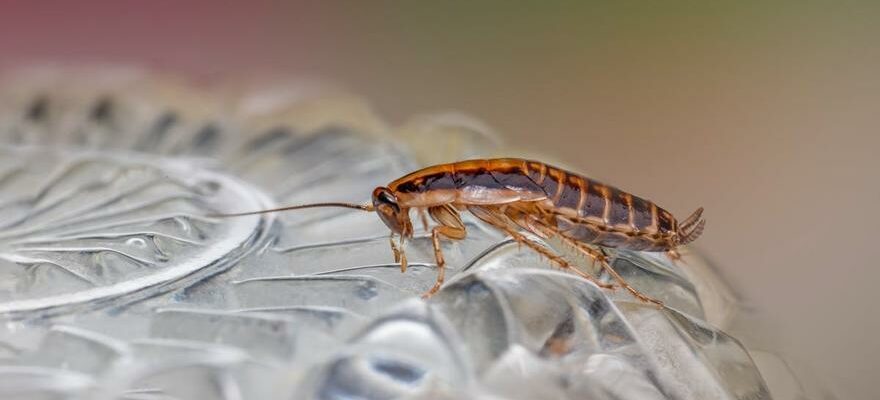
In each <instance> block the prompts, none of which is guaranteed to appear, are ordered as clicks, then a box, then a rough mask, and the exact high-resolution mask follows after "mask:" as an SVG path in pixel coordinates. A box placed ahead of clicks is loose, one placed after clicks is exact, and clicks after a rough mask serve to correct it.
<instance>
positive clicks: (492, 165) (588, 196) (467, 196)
mask: <svg viewBox="0 0 880 400" xmlns="http://www.w3.org/2000/svg"><path fill="white" fill-rule="evenodd" d="M312 207H347V208H355V209H359V210H364V211H375V212H376V213H378V214H379V218H381V219H382V221H383V222H384V223H385V225H387V226H388V228H389V229H390V230H391V237H390V242H391V249H392V252H393V253H394V259H395V262H399V263H400V269H401V271H404V272H405V271H406V266H407V262H406V255H405V253H404V249H403V242H404V240H405V239H407V238H411V237H412V235H413V228H412V221H411V219H410V210H413V209H415V210H417V211H418V212H419V214H420V215H421V217H422V222H423V224H424V225H425V229H426V230H427V229H428V221H427V218H426V217H425V212H427V214H428V215H430V217H431V219H432V220H433V221H434V222H435V223H436V225H435V226H434V227H433V228H431V231H430V232H431V237H432V239H433V245H434V256H435V258H436V260H437V269H438V273H437V281H436V282H435V283H434V286H433V287H432V288H431V289H430V290H428V292H426V293H425V294H424V297H429V296H431V295H433V294H434V293H436V292H437V290H439V289H440V286H441V285H442V284H443V280H444V277H445V265H446V263H445V261H444V260H443V253H442V252H441V251H440V240H441V239H444V238H445V239H451V240H461V239H463V238H464V237H465V235H466V234H467V232H466V230H465V226H464V223H462V221H461V216H460V215H459V213H460V212H462V211H468V212H470V213H471V214H473V215H474V216H476V217H477V218H478V219H480V220H482V221H483V222H485V223H487V224H489V225H490V226H492V227H495V228H496V229H499V230H501V231H503V232H505V233H506V234H508V235H510V236H511V237H512V238H513V239H514V240H516V241H517V242H519V243H522V244H523V245H526V246H528V247H529V248H531V249H532V250H534V251H536V252H538V253H540V254H541V255H543V256H546V257H547V258H548V259H550V260H551V261H552V262H554V263H556V264H558V265H559V266H560V267H561V268H563V269H566V270H570V271H573V272H575V273H576V274H578V275H580V276H582V277H584V278H586V279H588V280H590V281H592V282H593V283H595V284H596V285H599V286H600V287H603V288H613V287H614V285H610V284H605V283H602V282H599V281H598V280H596V279H595V278H594V277H593V276H591V275H590V274H588V273H586V272H583V271H581V270H579V269H577V268H575V267H573V266H572V265H571V264H569V263H568V261H566V260H565V259H564V258H562V257H560V256H559V255H557V254H555V253H554V252H552V251H551V250H549V249H548V248H546V247H544V246H542V245H541V244H539V243H537V242H535V241H533V240H532V239H530V238H528V237H526V236H524V235H523V234H522V233H521V230H525V231H528V232H531V233H533V234H535V235H537V236H539V237H542V238H545V239H549V238H554V239H557V240H559V241H561V242H562V243H565V244H567V245H569V246H571V247H572V248H574V249H575V250H577V251H579V252H581V253H582V254H584V255H586V256H587V257H589V258H590V259H592V260H593V261H594V262H598V263H599V264H600V266H601V267H602V268H603V269H604V270H605V271H607V272H608V274H610V275H611V276H612V277H613V279H614V280H615V281H616V282H617V283H619V284H620V286H622V287H624V288H626V289H627V290H629V291H630V292H631V293H632V294H633V295H634V296H636V297H637V298H638V299H640V300H642V301H646V302H653V303H657V304H662V303H660V302H659V301H657V300H655V299H652V298H650V297H648V296H646V295H644V294H642V293H641V292H639V291H638V290H636V289H635V288H633V287H632V286H630V285H629V284H628V283H627V282H626V281H625V280H624V279H623V277H621V276H620V275H619V274H618V273H617V272H616V271H615V270H614V269H613V268H611V266H610V265H608V262H607V257H606V256H605V254H604V252H603V251H602V249H601V248H602V247H609V248H618V249H630V250H638V251H652V252H666V253H667V254H669V256H670V257H671V258H673V259H676V258H678V253H677V252H676V248H677V247H678V246H681V245H684V244H687V243H690V242H692V241H693V240H694V239H696V238H697V237H698V236H700V234H701V233H702V232H703V227H704V226H705V224H706V221H705V220H704V219H702V218H701V215H702V213H703V209H702V208H699V209H697V210H696V211H694V213H693V214H691V215H690V216H689V217H688V218H687V219H685V220H684V221H682V222H681V223H679V222H678V221H677V220H676V219H675V217H673V216H672V214H670V213H669V212H668V211H666V210H664V209H662V208H660V207H658V206H657V205H656V204H654V203H653V202H651V201H648V200H644V199H641V198H639V197H636V196H633V195H632V194H629V193H627V192H624V191H622V190H619V189H617V188H615V187H613V186H609V185H606V184H603V183H600V182H596V181H594V180H591V179H588V178H585V177H583V176H580V175H578V174H575V173H572V172H569V171H565V170H563V169H561V168H556V167H552V166H549V165H547V164H544V163H541V162H537V161H530V160H522V159H517V158H500V159H491V160H469V161H460V162H455V163H450V164H441V165H436V166H432V167H428V168H424V169H421V170H418V171H415V172H413V173H411V174H409V175H406V176H404V177H402V178H400V179H397V180H395V181H394V182H391V183H390V184H388V186H387V187H378V188H376V189H375V190H374V191H373V201H372V204H364V205H358V204H348V203H317V204H307V205H301V206H293V207H284V208H277V209H272V210H263V211H255V212H248V213H241V214H225V215H223V216H240V215H250V214H258V213H267V212H276V211H285V210H293V209H301V208H312ZM395 236H397V237H398V238H399V243H395V241H394V238H395Z"/></svg>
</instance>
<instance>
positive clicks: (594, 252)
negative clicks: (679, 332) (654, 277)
mask: <svg viewBox="0 0 880 400" xmlns="http://www.w3.org/2000/svg"><path fill="white" fill-rule="evenodd" d="M562 239H563V240H567V239H565V238H562ZM571 244H572V245H574V246H575V247H577V248H578V249H580V250H581V251H582V252H583V253H584V254H586V255H587V256H589V257H590V258H591V259H593V261H595V262H598V263H599V265H600V266H601V267H602V268H603V269H604V270H605V271H607V272H608V273H609V274H610V275H611V276H612V277H613V278H614V280H616V281H617V283H619V284H620V286H623V288H624V289H626V290H628V291H629V292H630V293H632V295H633V296H635V297H636V298H637V299H639V300H641V301H643V302H646V303H654V304H656V305H658V306H661V307H662V306H663V302H662V301H660V300H657V299H655V298H653V297H651V296H648V295H646V294H644V293H642V292H640V291H639V290H638V289H636V288H634V287H632V286H630V284H629V283H628V282H627V281H626V279H623V277H622V276H620V274H618V273H617V271H615V270H614V268H612V267H611V265H610V264H608V256H606V255H605V253H604V252H603V251H602V250H599V249H595V248H593V247H592V246H589V245H586V244H584V243H581V242H575V241H571Z"/></svg>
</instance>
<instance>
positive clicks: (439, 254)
mask: <svg viewBox="0 0 880 400" xmlns="http://www.w3.org/2000/svg"><path fill="white" fill-rule="evenodd" d="M428 213H430V214H431V218H433V219H434V220H435V221H437V222H438V223H440V225H438V226H435V227H434V229H432V230H431V241H432V244H433V245H434V259H435V260H437V281H436V282H434V286H432V287H431V289H429V290H428V291H427V292H425V294H423V295H422V298H423V299H427V298H428V297H431V296H433V295H434V293H437V291H438V290H440V286H442V285H443V281H444V280H445V279H446V260H444V259H443V251H441V250H440V236H444V237H447V238H449V239H453V240H461V239H464V238H465V236H466V235H467V231H466V230H465V227H464V223H462V222H461V217H460V216H459V215H458V212H456V211H455V209H453V208H452V207H448V206H439V207H431V208H429V209H428Z"/></svg>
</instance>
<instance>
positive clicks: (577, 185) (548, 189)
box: [525, 161, 676, 251]
mask: <svg viewBox="0 0 880 400" xmlns="http://www.w3.org/2000/svg"><path fill="white" fill-rule="evenodd" d="M525 167H526V170H527V171H526V173H527V174H528V176H529V177H530V178H531V179H532V180H533V181H534V182H535V183H536V184H538V185H539V186H541V188H542V189H543V190H544V192H545V193H546V194H547V198H548V199H549V200H550V202H551V204H552V209H549V210H547V211H552V212H553V213H554V214H556V224H557V229H558V230H559V231H560V233H562V234H564V235H566V236H568V237H570V238H572V239H576V240H579V241H582V242H587V243H595V244H598V245H602V246H607V247H618V248H629V249H633V250H642V251H664V250H668V249H669V248H670V247H671V246H672V243H671V236H673V235H674V232H675V225H676V222H675V218H674V217H673V216H672V214H671V213H669V212H668V211H666V210H664V209H662V208H660V207H658V206H657V205H656V204H654V203H653V202H651V201H648V200H645V199H642V198H640V197H637V196H634V195H632V194H630V193H627V192H624V191H622V190H620V189H617V188H615V187H613V186H610V185H606V184H604V183H601V182H598V181H595V180H591V179H588V178H586V177H583V176H581V175H578V174H575V173H572V172H569V171H565V170H563V169H561V168H556V167H553V166H549V165H546V164H544V163H541V162H536V161H525ZM544 204H547V203H544Z"/></svg>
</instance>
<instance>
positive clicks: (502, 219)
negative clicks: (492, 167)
mask: <svg viewBox="0 0 880 400" xmlns="http://www.w3.org/2000/svg"><path fill="white" fill-rule="evenodd" d="M468 210H470V211H471V213H473V214H474V215H475V216H476V217H477V218H479V219H480V220H482V221H483V222H485V223H487V224H489V225H492V226H494V227H496V228H498V229H500V230H502V231H503V232H504V233H506V234H508V235H509V236H510V237H512V238H513V240H515V241H516V242H517V243H520V244H524V245H526V246H527V247H529V248H530V249H532V250H534V251H535V252H537V253H538V254H540V255H542V256H544V257H547V259H548V260H550V261H551V262H554V263H556V264H557V265H559V267H560V268H562V269H567V270H571V271H573V272H574V273H576V274H578V275H579V276H580V277H582V278H584V279H586V280H588V281H590V282H593V283H594V284H595V285H596V286H599V287H601V288H604V289H613V288H614V286H613V285H609V284H607V283H602V282H599V280H597V279H596V278H594V277H593V276H592V275H590V274H587V273H585V272H583V271H581V270H579V269H577V268H575V267H574V266H572V265H571V264H569V263H568V261H566V260H565V259H564V258H562V257H560V256H559V255H557V254H556V253H554V252H552V251H550V250H549V249H547V248H546V247H544V246H542V245H541V244H540V243H537V242H535V241H533V240H531V239H529V238H527V237H525V236H524V235H523V234H521V233H519V232H517V231H516V229H514V228H513V227H511V226H510V224H508V223H507V222H506V220H508V218H507V217H506V216H504V215H503V214H500V213H498V212H493V210H491V209H487V208H485V207H470V208H468Z"/></svg>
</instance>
